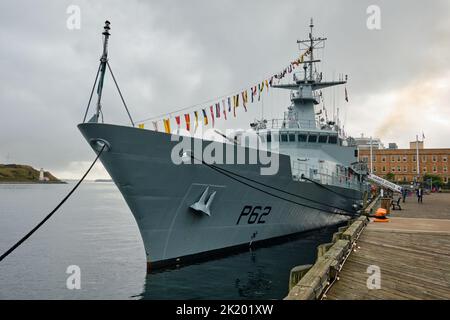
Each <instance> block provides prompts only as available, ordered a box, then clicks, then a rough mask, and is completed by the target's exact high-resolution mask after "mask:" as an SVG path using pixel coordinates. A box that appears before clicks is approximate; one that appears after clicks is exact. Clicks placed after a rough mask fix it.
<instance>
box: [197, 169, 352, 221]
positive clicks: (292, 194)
mask: <svg viewBox="0 0 450 320" xmlns="http://www.w3.org/2000/svg"><path fill="white" fill-rule="evenodd" d="M205 165H207V166H212V167H214V168H216V169H218V170H222V171H224V172H227V173H229V174H231V175H235V176H237V177H239V178H242V179H245V180H248V181H251V182H254V183H256V184H259V185H262V186H264V187H266V188H270V189H273V190H276V191H279V192H282V193H286V194H288V195H290V196H294V197H298V198H300V199H304V200H306V201H310V202H314V203H317V204H319V205H324V206H328V207H330V208H334V209H338V210H342V211H346V212H350V211H348V210H347V209H343V208H340V207H336V206H332V205H329V204H324V203H323V202H320V201H317V200H313V199H310V198H307V197H304V196H301V195H298V194H295V193H291V192H289V191H286V190H283V189H279V188H275V187H273V186H270V185H268V184H265V183H263V182H259V181H256V180H253V179H251V178H247V177H245V176H242V175H240V174H238V173H235V172H232V171H229V170H226V169H223V168H220V167H217V166H214V165H209V164H206V163H205ZM340 196H342V195H341V194H340ZM347 200H348V199H347ZM357 200H359V199H357Z"/></svg>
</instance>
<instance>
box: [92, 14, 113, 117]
mask: <svg viewBox="0 0 450 320" xmlns="http://www.w3.org/2000/svg"><path fill="white" fill-rule="evenodd" d="M109 25H110V22H109V21H108V20H106V21H105V26H104V27H103V28H104V31H103V33H102V34H103V53H102V56H101V58H100V79H99V81H98V87H97V95H98V98H97V109H96V112H95V117H96V120H97V121H98V119H99V117H100V113H101V112H102V105H101V100H102V91H103V81H104V79H105V73H106V65H107V63H108V39H109V36H110V33H109V30H110V29H111V28H110V27H109Z"/></svg>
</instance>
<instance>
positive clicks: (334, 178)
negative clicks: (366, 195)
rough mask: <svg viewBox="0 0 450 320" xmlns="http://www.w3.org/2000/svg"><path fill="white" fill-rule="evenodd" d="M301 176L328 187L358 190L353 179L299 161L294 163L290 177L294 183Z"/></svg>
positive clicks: (357, 183) (356, 183) (357, 182)
mask: <svg viewBox="0 0 450 320" xmlns="http://www.w3.org/2000/svg"><path fill="white" fill-rule="evenodd" d="M302 175H304V176H305V177H306V178H308V179H311V180H314V181H316V182H318V183H321V184H324V185H330V186H339V187H345V188H351V189H355V190H359V189H360V183H359V181H358V180H356V179H355V178H349V177H348V176H346V175H345V174H337V173H329V171H328V170H327V169H320V168H317V167H314V166H311V165H309V164H307V163H302V162H301V161H298V162H294V163H293V167H292V177H293V179H294V180H296V181H300V180H302Z"/></svg>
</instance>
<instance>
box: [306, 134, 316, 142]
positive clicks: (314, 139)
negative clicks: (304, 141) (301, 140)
mask: <svg viewBox="0 0 450 320" xmlns="http://www.w3.org/2000/svg"><path fill="white" fill-rule="evenodd" d="M308 142H317V136H316V135H314V134H313V135H310V136H309V137H308Z"/></svg>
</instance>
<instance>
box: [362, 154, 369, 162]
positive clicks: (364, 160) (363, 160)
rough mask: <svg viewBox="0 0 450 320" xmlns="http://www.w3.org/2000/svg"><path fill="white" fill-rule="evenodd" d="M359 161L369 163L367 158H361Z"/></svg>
mask: <svg viewBox="0 0 450 320" xmlns="http://www.w3.org/2000/svg"><path fill="white" fill-rule="evenodd" d="M361 160H362V162H365V163H368V162H369V157H367V156H363V157H362V158H361Z"/></svg>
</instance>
